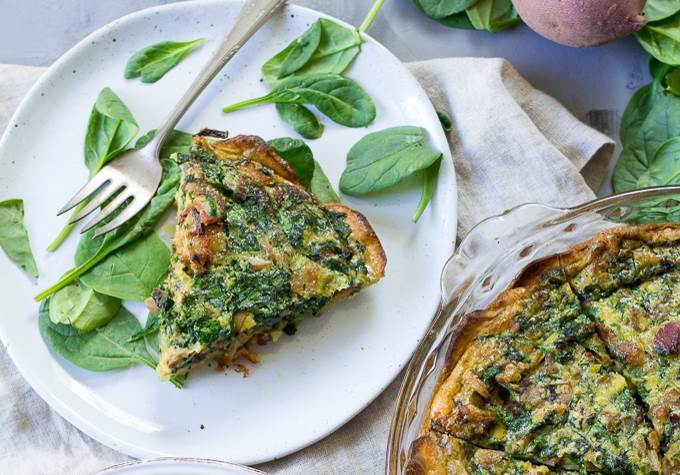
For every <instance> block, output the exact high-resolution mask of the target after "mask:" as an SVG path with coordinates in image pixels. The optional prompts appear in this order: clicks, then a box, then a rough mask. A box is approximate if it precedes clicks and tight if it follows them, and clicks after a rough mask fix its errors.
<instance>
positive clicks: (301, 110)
mask: <svg viewBox="0 0 680 475" xmlns="http://www.w3.org/2000/svg"><path fill="white" fill-rule="evenodd" d="M276 112H277V113H278V114H279V117H280V118H281V120H282V121H284V122H285V123H286V124H288V125H290V126H291V127H293V130H295V132H297V133H298V134H300V135H302V136H303V137H304V138H306V139H310V140H313V139H318V138H319V137H321V135H322V134H323V124H322V123H321V122H319V119H317V118H316V116H315V115H314V113H313V112H312V111H310V110H309V109H307V108H306V107H305V106H303V105H300V104H283V103H279V104H276Z"/></svg>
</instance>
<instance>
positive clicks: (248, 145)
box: [193, 135, 299, 184]
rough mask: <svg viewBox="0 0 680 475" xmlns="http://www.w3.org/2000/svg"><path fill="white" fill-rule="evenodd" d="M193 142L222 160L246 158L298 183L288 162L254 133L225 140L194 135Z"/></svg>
mask: <svg viewBox="0 0 680 475" xmlns="http://www.w3.org/2000/svg"><path fill="white" fill-rule="evenodd" d="M193 142H194V144H195V145H198V146H199V147H201V148H204V149H206V150H209V151H211V152H212V153H214V154H215V156H217V157H219V158H222V159H224V160H228V159H235V158H247V159H249V160H252V161H254V162H257V163H260V164H262V165H264V166H265V167H267V168H270V169H271V170H273V171H274V173H276V174H277V175H279V176H280V177H282V178H284V179H286V180H288V181H289V182H292V183H295V184H298V183H299V181H298V177H297V174H296V173H295V170H293V168H292V167H291V166H290V165H288V162H286V161H285V160H284V159H282V158H281V157H280V156H279V154H278V153H276V151H275V150H274V149H273V148H272V147H271V146H270V145H269V144H268V143H267V142H265V141H264V140H263V139H262V138H260V137H258V136H256V135H236V136H234V137H232V138H230V139H227V140H208V139H206V138H205V137H200V136H196V135H195V136H194V138H193Z"/></svg>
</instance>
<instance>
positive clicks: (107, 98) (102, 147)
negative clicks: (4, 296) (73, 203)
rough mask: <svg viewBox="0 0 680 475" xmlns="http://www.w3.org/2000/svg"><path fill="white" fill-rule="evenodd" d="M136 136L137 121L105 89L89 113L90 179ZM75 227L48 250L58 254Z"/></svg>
mask: <svg viewBox="0 0 680 475" xmlns="http://www.w3.org/2000/svg"><path fill="white" fill-rule="evenodd" d="M137 132H139V126H138V125H137V121H135V118H134V117H133V116H132V114H131V113H130V111H129V109H128V108H127V106H126V105H125V104H124V103H123V101H121V100H120V98H119V97H118V96H117V95H116V94H115V93H114V92H113V91H112V90H111V89H110V88H108V87H105V88H104V89H102V90H101V92H100V93H99V96H97V101H96V102H95V104H94V107H93V108H92V112H90V119H89V121H88V124H87V132H86V133H85V148H84V155H85V166H87V168H88V170H90V176H94V175H95V174H96V173H97V172H98V171H99V170H100V169H101V168H102V167H103V166H104V165H106V163H108V162H109V161H111V160H112V159H114V158H115V157H116V156H118V155H120V154H121V153H122V152H124V151H125V149H126V148H127V146H128V144H129V143H130V142H131V141H132V139H134V138H135V135H137ZM86 203H87V202H85V201H84V202H83V203H81V204H80V205H79V206H77V207H76V209H75V210H74V211H73V214H72V216H75V214H76V213H78V211H80V210H81V209H83V207H84V206H85V204H86ZM74 227H75V224H67V225H66V226H64V227H63V228H62V230H61V232H60V233H59V234H58V235H57V237H56V238H55V239H54V241H52V242H51V243H50V245H49V246H48V247H47V250H48V251H49V252H53V251H56V250H57V249H58V248H59V246H61V244H62V243H63V242H64V240H65V239H66V238H67V237H68V235H69V234H70V233H71V231H72V230H73V228H74Z"/></svg>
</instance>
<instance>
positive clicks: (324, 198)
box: [309, 160, 340, 203]
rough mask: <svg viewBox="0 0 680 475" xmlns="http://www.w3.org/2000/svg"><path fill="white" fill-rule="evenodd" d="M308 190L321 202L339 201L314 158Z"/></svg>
mask: <svg viewBox="0 0 680 475" xmlns="http://www.w3.org/2000/svg"><path fill="white" fill-rule="evenodd" d="M309 191H311V192H312V193H314V194H315V195H316V197H317V198H319V201H321V202H322V203H340V197H339V196H338V194H337V193H336V192H335V190H334V189H333V185H331V182H330V181H329V180H328V177H327V176H326V174H325V173H324V171H323V170H322V169H321V165H320V164H319V162H317V161H316V160H314V175H312V181H311V182H310V183H309Z"/></svg>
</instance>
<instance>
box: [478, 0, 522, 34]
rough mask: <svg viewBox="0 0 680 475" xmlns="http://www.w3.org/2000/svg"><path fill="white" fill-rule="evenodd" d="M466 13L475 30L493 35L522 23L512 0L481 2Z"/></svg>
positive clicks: (484, 0) (486, 0)
mask: <svg viewBox="0 0 680 475" xmlns="http://www.w3.org/2000/svg"><path fill="white" fill-rule="evenodd" d="M465 12H466V13H467V16H468V18H469V19H470V23H472V26H474V27H475V29H477V30H486V31H490V32H491V33H498V32H499V31H502V30H505V29H507V28H510V27H512V26H515V25H517V24H518V23H521V21H522V20H521V19H520V18H519V15H518V14H517V11H516V10H515V7H514V6H513V5H512V1H511V0H479V1H478V2H477V3H475V4H474V5H473V6H472V7H470V8H468V9H467V10H465Z"/></svg>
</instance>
